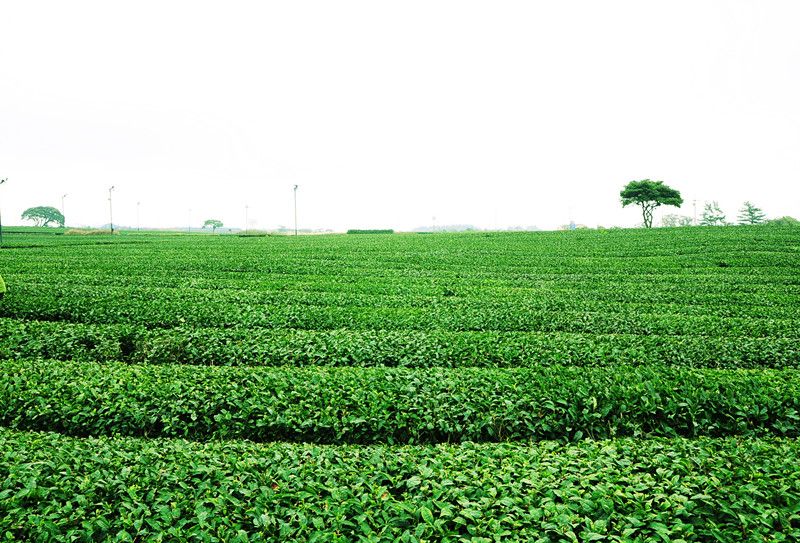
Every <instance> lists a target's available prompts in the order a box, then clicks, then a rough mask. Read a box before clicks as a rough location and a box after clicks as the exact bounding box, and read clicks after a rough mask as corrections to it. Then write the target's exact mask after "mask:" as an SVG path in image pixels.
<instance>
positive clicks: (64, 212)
mask: <svg viewBox="0 0 800 543" xmlns="http://www.w3.org/2000/svg"><path fill="white" fill-rule="evenodd" d="M67 196H69V194H63V195H61V216H62V217H64V224H62V225H61V226H67V213H66V211H64V209H65V208H64V198H66V197H67Z"/></svg>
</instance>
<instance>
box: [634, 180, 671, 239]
mask: <svg viewBox="0 0 800 543" xmlns="http://www.w3.org/2000/svg"><path fill="white" fill-rule="evenodd" d="M619 195H620V197H621V198H622V207H625V206H628V205H630V204H635V205H638V206H641V208H642V220H643V222H644V227H645V228H651V227H652V226H653V211H654V210H655V208H657V207H658V206H662V205H668V206H675V207H681V204H682V203H683V198H681V193H680V192H678V191H677V190H675V189H673V188H672V187H668V186H667V185H665V184H664V182H663V181H651V180H650V179H642V180H641V181H631V182H630V183H628V184H627V185H625V188H623V189H622V191H621V192H620V193H619Z"/></svg>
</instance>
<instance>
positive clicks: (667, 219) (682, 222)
mask: <svg viewBox="0 0 800 543" xmlns="http://www.w3.org/2000/svg"><path fill="white" fill-rule="evenodd" d="M661 226H669V227H674V226H692V218H691V217H687V216H686V215H676V214H674V213H672V214H670V215H664V216H663V217H661Z"/></svg>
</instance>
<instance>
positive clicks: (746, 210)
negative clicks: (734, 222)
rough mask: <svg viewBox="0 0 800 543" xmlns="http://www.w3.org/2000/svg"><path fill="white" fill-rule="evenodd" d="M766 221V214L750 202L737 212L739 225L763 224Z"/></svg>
mask: <svg viewBox="0 0 800 543" xmlns="http://www.w3.org/2000/svg"><path fill="white" fill-rule="evenodd" d="M766 219H767V214H766V213H764V212H763V211H762V210H761V209H759V208H757V207H756V206H754V205H753V204H751V203H750V202H745V203H744V207H743V208H742V209H740V210H739V224H763V223H765V222H766Z"/></svg>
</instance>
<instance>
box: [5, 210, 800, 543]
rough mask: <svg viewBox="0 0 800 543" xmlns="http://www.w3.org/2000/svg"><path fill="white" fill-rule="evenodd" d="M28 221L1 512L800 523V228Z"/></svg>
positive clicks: (94, 523)
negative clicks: (347, 228) (293, 226)
mask: <svg viewBox="0 0 800 543" xmlns="http://www.w3.org/2000/svg"><path fill="white" fill-rule="evenodd" d="M20 231H21V232H29V233H19V234H14V235H13V236H9V246H10V250H4V251H3V253H6V256H9V258H7V259H4V260H3V263H2V264H3V270H2V273H3V274H4V276H5V277H6V279H8V280H9V282H10V283H11V284H13V287H14V289H13V296H6V297H5V299H4V300H3V303H0V427H2V426H5V428H4V429H2V430H0V534H2V536H3V538H4V539H5V540H8V541H93V540H94V541H105V540H114V539H118V540H120V541H122V540H135V541H147V540H152V541H159V540H163V541H167V540H170V541H278V540H281V541H291V540H297V541H305V540H309V541H313V540H316V541H359V540H360V541H514V540H519V541H603V540H604V539H605V540H608V541H641V542H645V541H680V540H683V541H714V540H720V541H764V540H775V541H780V540H785V541H792V540H797V539H798V537H800V536H798V533H797V531H798V524H797V523H798V517H797V506H796V504H797V503H798V501H800V490H799V489H800V483H798V479H799V478H800V475H798V472H799V470H798V468H797V461H796V459H797V457H798V452H800V451H798V450H797V447H798V446H797V440H796V439H797V438H796V437H794V436H797V434H798V432H800V420H799V419H800V417H798V412H799V411H800V400H798V398H800V394H799V393H798V392H800V391H799V390H798V388H800V351H798V347H797V345H800V286H799V285H798V282H797V269H798V268H799V267H800V250H798V243H797V239H798V238H797V233H796V229H795V228H789V227H781V226H775V227H771V228H764V227H760V226H753V227H750V226H741V227H737V228H718V229H711V228H700V229H697V228H671V229H657V230H641V229H631V230H621V229H614V230H605V231H597V232H595V231H578V230H576V231H573V232H569V233H563V232H539V233H491V234H489V233H484V234H480V235H474V234H472V235H452V234H440V235H436V236H403V235H398V236H368V235H367V236H358V235H355V236H304V237H301V238H296V239H294V238H287V237H284V236H273V237H265V238H262V239H258V240H252V239H247V238H238V237H236V236H233V237H229V236H200V237H199V238H198V237H192V238H189V239H187V237H186V236H170V235H158V236H156V235H152V234H149V233H144V234H138V233H136V234H133V233H128V234H124V235H122V236H117V237H111V236H108V235H98V236H58V237H57V236H53V235H49V236H48V235H41V234H39V233H38V231H33V230H31V229H24V230H20ZM23 248H24V250H19V249H23ZM12 253H13V254H12ZM0 256H1V255H0ZM56 263H57V265H54V264H56ZM743 368H749V369H743ZM37 430H47V431H55V432H58V433H60V434H61V435H56V434H49V433H48V434H44V433H43V434H40V433H37ZM66 434H71V435H73V436H75V438H69V437H65V435H66ZM90 435H95V436H112V435H113V436H117V437H102V438H99V439H95V438H91V437H87V436H90ZM123 436H129V437H123ZM130 436H138V437H130ZM157 436H164V437H163V438H159V437H157ZM166 436H172V437H166ZM180 436H183V437H188V438H191V439H192V440H195V441H194V442H186V441H182V440H180V439H178V438H179V437H180ZM623 436H633V439H629V438H626V437H623ZM652 436H663V438H653V437H652ZM680 436H692V440H690V441H686V440H684V439H682V438H681V437H680ZM726 436H727V437H726ZM730 436H743V437H742V438H741V439H738V438H735V437H733V438H732V437H730ZM779 436H792V437H790V438H788V439H784V438H783V437H779ZM240 438H246V439H248V440H255V441H261V442H266V441H270V442H272V441H274V440H282V441H284V443H262V444H258V443H253V442H245V441H240ZM542 438H552V439H553V440H555V442H550V441H546V442H536V443H532V442H531V441H530V440H531V439H534V440H540V439H542ZM591 438H610V439H609V440H607V441H599V442H595V441H593V440H592V439H591ZM765 438H766V439H765ZM462 440H473V442H469V441H465V442H463V443H459V444H457V445H454V444H452V442H461V441H462ZM289 442H294V443H289ZM299 442H308V443H305V444H304V443H299ZM448 442H450V444H448ZM556 442H557V443H556ZM312 443H317V445H314V444H312ZM331 443H335V444H337V445H321V444H331ZM375 443H383V445H375ZM389 443H393V444H392V445H390V444H389ZM421 443H429V444H433V443H436V445H422V444H421ZM370 444H372V445H370Z"/></svg>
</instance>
